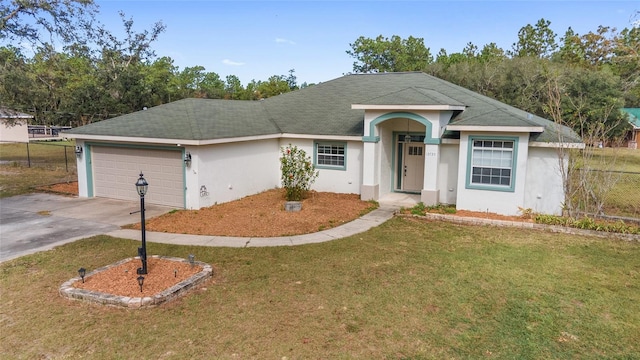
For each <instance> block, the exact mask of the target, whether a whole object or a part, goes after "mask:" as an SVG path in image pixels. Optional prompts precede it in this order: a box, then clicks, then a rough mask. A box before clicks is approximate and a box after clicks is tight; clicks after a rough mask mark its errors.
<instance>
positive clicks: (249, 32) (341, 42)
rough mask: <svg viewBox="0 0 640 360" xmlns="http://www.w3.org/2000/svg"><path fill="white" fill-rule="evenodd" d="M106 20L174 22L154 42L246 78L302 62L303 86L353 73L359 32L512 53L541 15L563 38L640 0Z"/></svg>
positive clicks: (147, 7)
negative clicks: (524, 29) (491, 45)
mask: <svg viewBox="0 0 640 360" xmlns="http://www.w3.org/2000/svg"><path fill="white" fill-rule="evenodd" d="M96 3H97V4H98V5H99V6H100V14H99V19H100V21H101V22H102V23H104V24H106V25H107V26H109V27H110V28H111V29H112V30H113V31H114V32H115V33H116V34H118V33H119V31H121V29H122V25H121V20H120V18H119V16H118V11H119V10H122V11H124V12H125V14H126V15H127V17H133V20H134V27H135V29H136V30H137V31H141V30H144V29H150V28H151V26H152V24H153V23H155V22H156V21H162V22H163V23H164V24H166V25H167V30H166V31H165V32H164V33H163V34H161V35H160V38H159V40H158V41H157V42H155V43H154V45H153V49H154V50H155V51H156V54H157V55H158V56H170V57H171V58H172V59H173V60H174V64H175V65H177V66H179V67H180V69H184V68H185V67H188V66H196V65H201V66H204V67H205V68H206V71H213V72H216V73H217V74H219V75H220V76H221V77H222V78H223V79H224V78H225V77H226V76H227V75H236V76H238V77H239V78H240V80H241V82H242V83H243V84H246V83H248V82H249V81H251V80H252V79H255V80H256V81H258V80H267V79H268V78H269V77H270V76H271V75H287V74H288V71H289V70H290V69H295V74H296V76H297V79H298V83H302V82H307V83H318V82H323V81H328V80H331V79H334V78H336V77H339V76H342V75H343V74H345V73H348V72H350V71H351V70H352V68H353V65H352V64H353V61H354V59H353V58H351V57H350V56H349V55H347V54H346V51H347V50H349V49H350V47H349V44H350V43H353V42H354V41H355V40H356V39H357V38H358V37H359V36H365V37H370V38H375V37H376V36H378V35H383V36H385V37H391V36H392V35H398V36H400V37H402V38H407V37H409V36H414V37H421V38H424V42H425V45H426V46H427V47H428V48H430V50H431V53H432V54H433V55H434V57H435V55H436V54H437V53H438V52H439V50H440V49H441V48H444V49H445V50H447V52H448V53H452V52H460V51H462V49H463V48H464V47H465V45H466V44H467V43H468V42H472V43H474V44H475V45H476V46H478V47H479V48H481V47H482V46H483V45H485V44H488V43H490V42H495V43H496V44H497V45H498V46H499V47H501V48H503V49H505V50H508V49H511V45H512V44H513V43H514V42H516V41H517V35H518V30H520V28H522V27H523V26H526V25H527V24H532V25H534V24H535V23H536V22H537V21H538V20H539V19H540V18H545V19H546V20H549V21H551V28H552V30H553V31H554V32H555V33H556V34H557V35H558V39H559V37H561V36H562V35H563V34H564V33H565V31H566V30H567V28H568V27H572V28H573V29H574V31H576V32H577V33H579V34H581V35H582V34H585V33H587V32H589V31H594V32H595V31H596V30H597V28H598V26H599V25H604V26H611V27H616V28H618V30H620V29H622V28H624V27H631V22H632V21H633V20H639V19H637V18H635V19H632V16H633V15H634V14H635V13H636V11H638V10H640V2H638V1H215V0H209V1H207V0H200V1H183V0H164V1H158V0H127V1H120V0H97V1H96Z"/></svg>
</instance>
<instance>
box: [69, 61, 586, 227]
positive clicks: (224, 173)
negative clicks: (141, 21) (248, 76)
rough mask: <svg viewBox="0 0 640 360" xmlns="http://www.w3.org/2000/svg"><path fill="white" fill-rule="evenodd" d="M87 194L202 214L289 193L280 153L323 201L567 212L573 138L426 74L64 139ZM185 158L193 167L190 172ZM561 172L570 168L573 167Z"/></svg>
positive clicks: (211, 105)
mask: <svg viewBox="0 0 640 360" xmlns="http://www.w3.org/2000/svg"><path fill="white" fill-rule="evenodd" d="M64 134H65V136H67V137H70V138H75V139H76V142H77V145H78V146H80V147H81V148H82V149H83V153H82V154H79V155H78V181H79V189H80V196H83V197H93V196H104V197H112V198H117V199H136V198H137V194H136V191H135V186H134V183H135V182H136V180H137V178H138V174H139V173H140V172H141V171H142V172H143V173H144V176H145V178H146V179H147V180H148V182H149V192H148V194H147V197H146V198H145V199H146V200H147V201H150V202H152V203H157V204H165V205H170V206H175V207H178V208H187V209H199V208H202V207H207V206H211V205H214V204H216V203H222V202H227V201H231V200H234V199H238V198H241V197H244V196H247V195H251V194H255V193H258V192H261V191H264V190H267V189H271V188H274V187H279V186H280V168H279V166H280V162H279V158H280V149H281V148H282V147H285V146H287V145H288V144H292V145H295V146H298V147H299V148H301V149H304V150H305V151H306V152H307V154H308V155H310V156H311V157H312V158H313V162H314V164H315V166H316V167H317V168H318V169H319V171H320V176H319V177H318V179H317V180H316V182H315V184H314V185H313V189H314V190H317V191H328V192H337V193H357V194H360V196H361V198H362V199H364V200H370V199H372V200H379V199H382V198H384V197H385V196H386V195H389V194H390V193H393V192H406V193H413V194H417V195H419V196H420V199H421V200H422V202H424V203H425V204H426V205H434V204H437V203H444V204H456V206H457V208H458V209H466V210H475V211H489V212H495V213H499V214H510V215H514V214H518V212H519V209H520V208H522V209H528V208H530V209H532V210H533V211H536V212H541V213H553V214H560V213H561V211H562V203H563V201H564V191H563V183H562V177H561V175H560V170H559V169H560V166H561V163H562V162H561V161H560V160H559V156H558V153H559V151H558V149H559V148H563V147H564V148H567V147H583V146H584V144H582V142H581V140H580V138H579V137H578V136H577V135H576V134H575V133H574V132H573V131H571V130H570V129H569V128H566V127H563V126H559V125H556V124H555V123H553V122H551V121H549V120H546V119H543V118H540V117H538V116H535V115H531V114H528V113H526V112H524V111H522V110H518V109H516V108H513V107H511V106H509V105H506V104H503V103H501V102H499V101H496V100H493V99H491V98H488V97H486V96H482V95H480V94H477V93H475V92H472V91H470V90H467V89H464V88H462V87H459V86H457V85H454V84H452V83H449V82H446V81H444V80H441V79H438V78H435V77H433V76H430V75H427V74H424V73H416V72H411V73H383V74H360V75H347V76H344V77H341V78H338V79H334V80H331V81H327V82H324V83H321V84H318V85H315V86H311V87H308V88H305V89H301V90H296V91H293V92H290V93H286V94H282V95H279V96H275V97H272V98H268V99H265V100H261V101H231V100H208V99H184V100H179V101H175V102H172V103H168V104H164V105H160V106H156V107H153V108H150V109H148V110H143V111H138V112H135V113H131V114H128V115H123V116H119V117H116V118H112V119H108V120H104V121H100V122H97V123H93V124H90V125H86V126H82V127H79V128H75V129H72V130H70V131H67V132H65V133H64ZM186 160H189V161H186ZM562 166H566V162H565V163H564V165H562Z"/></svg>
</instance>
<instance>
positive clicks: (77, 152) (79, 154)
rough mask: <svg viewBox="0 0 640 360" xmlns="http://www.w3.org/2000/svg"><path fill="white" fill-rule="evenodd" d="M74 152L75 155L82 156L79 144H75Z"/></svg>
mask: <svg viewBox="0 0 640 360" xmlns="http://www.w3.org/2000/svg"><path fill="white" fill-rule="evenodd" d="M75 153H76V156H77V157H80V156H82V146H80V145H76V150H75Z"/></svg>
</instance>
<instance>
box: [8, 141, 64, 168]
mask: <svg viewBox="0 0 640 360" xmlns="http://www.w3.org/2000/svg"><path fill="white" fill-rule="evenodd" d="M0 164H1V165H9V166H25V167H39V168H44V169H48V170H65V171H66V172H69V173H75V172H76V155H75V146H74V145H73V144H72V143H70V142H68V141H55V142H31V143H10V142H2V143H0Z"/></svg>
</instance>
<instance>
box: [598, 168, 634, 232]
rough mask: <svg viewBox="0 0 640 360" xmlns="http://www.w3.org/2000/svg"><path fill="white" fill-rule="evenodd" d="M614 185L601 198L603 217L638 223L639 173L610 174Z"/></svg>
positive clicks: (621, 172)
mask: <svg viewBox="0 0 640 360" xmlns="http://www.w3.org/2000/svg"><path fill="white" fill-rule="evenodd" d="M612 173H613V174H612V175H613V176H612V178H613V179H615V183H614V184H613V187H612V189H611V190H610V191H608V192H607V193H606V194H605V195H604V198H603V204H604V206H603V210H602V212H603V213H604V215H607V216H612V217H623V218H633V219H637V220H639V221H640V173H638V172H623V171H619V172H612Z"/></svg>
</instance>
